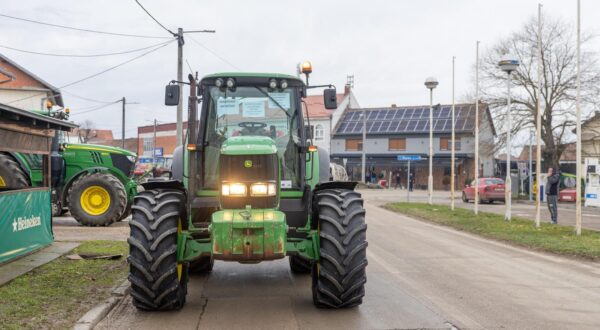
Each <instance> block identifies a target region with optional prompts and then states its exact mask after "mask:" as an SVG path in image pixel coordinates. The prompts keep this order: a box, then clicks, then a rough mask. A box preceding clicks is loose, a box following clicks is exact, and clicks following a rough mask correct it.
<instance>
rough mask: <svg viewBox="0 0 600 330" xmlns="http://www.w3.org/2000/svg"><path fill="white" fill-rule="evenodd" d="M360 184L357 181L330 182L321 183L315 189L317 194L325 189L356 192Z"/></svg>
mask: <svg viewBox="0 0 600 330" xmlns="http://www.w3.org/2000/svg"><path fill="white" fill-rule="evenodd" d="M357 184H358V182H356V181H329V182H320V183H318V184H317V186H316V187H315V190H314V191H315V192H317V191H319V190H324V189H346V190H354V188H356V185H357Z"/></svg>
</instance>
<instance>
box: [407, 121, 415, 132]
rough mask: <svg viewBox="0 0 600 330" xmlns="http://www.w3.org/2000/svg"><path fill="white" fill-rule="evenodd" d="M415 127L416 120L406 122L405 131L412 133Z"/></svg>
mask: <svg viewBox="0 0 600 330" xmlns="http://www.w3.org/2000/svg"><path fill="white" fill-rule="evenodd" d="M415 126H417V121H416V120H411V121H409V122H408V124H407V125H406V131H409V132H410V131H414V130H415Z"/></svg>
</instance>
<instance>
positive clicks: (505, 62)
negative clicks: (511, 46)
mask: <svg viewBox="0 0 600 330" xmlns="http://www.w3.org/2000/svg"><path fill="white" fill-rule="evenodd" d="M498 66H499V67H500V69H501V70H502V71H504V72H506V92H507V94H506V113H507V118H506V180H505V182H504V200H505V205H506V213H505V215H504V220H507V221H510V219H511V198H512V182H511V178H510V152H511V145H510V144H511V141H510V130H511V129H512V118H511V114H510V79H511V74H512V72H513V71H515V70H516V69H517V68H518V67H519V60H516V59H514V58H513V57H512V56H510V55H508V54H507V55H504V56H503V57H502V59H501V60H500V62H499V63H498Z"/></svg>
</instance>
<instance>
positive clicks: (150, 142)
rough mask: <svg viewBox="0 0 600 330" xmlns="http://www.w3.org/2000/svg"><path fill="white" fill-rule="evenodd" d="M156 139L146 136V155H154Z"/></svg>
mask: <svg viewBox="0 0 600 330" xmlns="http://www.w3.org/2000/svg"><path fill="white" fill-rule="evenodd" d="M153 142H154V139H153V138H144V155H145V156H152V149H154V143H153Z"/></svg>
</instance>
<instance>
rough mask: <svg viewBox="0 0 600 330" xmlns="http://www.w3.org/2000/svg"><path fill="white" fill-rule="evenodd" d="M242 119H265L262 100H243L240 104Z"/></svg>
mask: <svg viewBox="0 0 600 330" xmlns="http://www.w3.org/2000/svg"><path fill="white" fill-rule="evenodd" d="M242 109H243V111H244V113H243V116H244V117H262V118H264V117H265V102H264V101H263V100H245V101H244V102H243V103H242Z"/></svg>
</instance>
